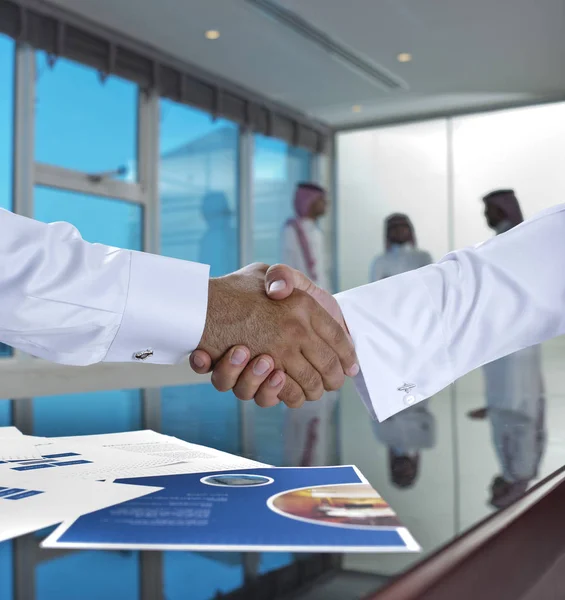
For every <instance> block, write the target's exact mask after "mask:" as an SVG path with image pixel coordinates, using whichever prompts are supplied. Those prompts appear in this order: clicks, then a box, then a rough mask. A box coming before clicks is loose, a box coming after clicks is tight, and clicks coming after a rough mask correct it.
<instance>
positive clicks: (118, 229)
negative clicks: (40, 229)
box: [34, 187, 143, 250]
mask: <svg viewBox="0 0 565 600" xmlns="http://www.w3.org/2000/svg"><path fill="white" fill-rule="evenodd" d="M34 206H35V218H36V219H37V220H38V221H43V222H44V223H52V222H54V221H67V222H69V223H71V224H72V225H74V226H75V227H76V228H77V229H78V230H79V231H80V233H81V235H82V237H83V238H84V239H85V240H87V241H89V242H93V243H94V242H97V243H100V244H107V245H109V246H117V247H118V248H129V249H131V250H141V248H142V243H143V236H142V230H143V208H142V207H141V206H139V205H137V204H132V203H131V202H124V201H122V200H113V199H109V198H101V197H98V196H87V195H84V194H77V193H75V192H66V191H63V190H56V189H53V188H44V187H36V188H35V196H34Z"/></svg>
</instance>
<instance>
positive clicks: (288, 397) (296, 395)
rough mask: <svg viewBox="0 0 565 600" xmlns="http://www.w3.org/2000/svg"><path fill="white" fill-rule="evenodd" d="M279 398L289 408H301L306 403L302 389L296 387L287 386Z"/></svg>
mask: <svg viewBox="0 0 565 600" xmlns="http://www.w3.org/2000/svg"><path fill="white" fill-rule="evenodd" d="M279 398H280V399H281V400H282V401H283V402H284V403H285V404H286V405H287V406H289V407H291V408H292V407H297V406H300V405H301V404H302V403H303V402H304V394H303V393H302V390H300V388H298V387H295V386H285V387H284V388H283V390H282V391H281V393H280V394H279Z"/></svg>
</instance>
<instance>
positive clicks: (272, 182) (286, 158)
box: [247, 135, 325, 574]
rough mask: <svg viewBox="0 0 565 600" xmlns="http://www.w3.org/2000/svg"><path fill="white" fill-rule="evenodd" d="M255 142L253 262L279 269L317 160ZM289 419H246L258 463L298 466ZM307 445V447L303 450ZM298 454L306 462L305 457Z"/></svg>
mask: <svg viewBox="0 0 565 600" xmlns="http://www.w3.org/2000/svg"><path fill="white" fill-rule="evenodd" d="M254 141H255V144H254V155H253V260H254V261H258V262H264V263H267V264H275V263H278V262H281V261H282V259H283V256H282V240H281V236H282V232H283V226H284V224H285V223H286V222H287V221H288V220H289V219H290V218H291V217H293V215H294V210H293V197H294V193H295V189H296V185H297V184H298V183H299V182H302V181H309V180H310V174H311V164H312V155H311V153H309V152H308V151H306V150H302V149H299V148H294V147H292V146H289V145H288V144H286V143H284V142H282V141H280V140H275V139H272V138H268V137H264V136H262V135H255V137H254ZM287 413H288V411H287V410H286V407H284V406H280V405H279V406H277V407H276V408H270V409H269V410H259V409H257V408H256V407H254V408H252V409H251V410H250V411H249V412H248V413H247V414H248V415H249V419H250V423H249V428H248V430H249V433H248V435H249V436H250V439H249V440H248V444H249V446H250V447H251V448H252V449H253V458H255V459H256V460H259V461H261V462H265V463H268V464H272V465H283V464H285V463H286V464H288V463H289V462H292V460H294V459H293V458H291V456H293V455H294V452H293V450H294V448H293V447H291V445H290V442H291V439H290V436H289V435H288V434H287V435H286V436H283V431H284V430H285V427H286V429H287V430H288V429H289V424H288V420H287V419H286V417H287ZM285 423H286V425H285ZM299 426H300V424H299ZM300 431H301V432H302V428H301V429H300ZM313 433H315V432H313V431H312V428H311V427H310V428H307V430H306V431H304V432H303V435H302V436H301V437H302V438H303V440H305V441H308V440H311V439H313V438H312V434H313ZM320 433H321V434H324V433H325V432H324V431H321V432H320ZM285 438H286V443H285ZM307 445H308V444H304V443H303V447H304V446H307ZM299 454H300V455H301V457H302V456H303V455H304V452H299ZM291 561H292V555H291V554H287V553H270V552H269V553H264V554H261V555H260V558H259V564H258V566H257V570H258V572H259V573H261V574H262V573H267V572H269V571H272V570H274V569H279V568H281V567H283V566H286V565H288V564H289V563H290V562H291Z"/></svg>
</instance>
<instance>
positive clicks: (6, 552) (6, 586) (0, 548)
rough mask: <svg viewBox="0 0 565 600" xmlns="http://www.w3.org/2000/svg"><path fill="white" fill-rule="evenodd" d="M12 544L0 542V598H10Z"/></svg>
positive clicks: (11, 585) (7, 599)
mask: <svg viewBox="0 0 565 600" xmlns="http://www.w3.org/2000/svg"><path fill="white" fill-rule="evenodd" d="M12 590H13V581H12V544H11V542H3V543H2V544H0V598H5V599H6V600H9V599H10V598H12Z"/></svg>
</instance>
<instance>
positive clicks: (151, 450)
mask: <svg viewBox="0 0 565 600" xmlns="http://www.w3.org/2000/svg"><path fill="white" fill-rule="evenodd" d="M59 440H60V441H61V443H68V444H69V445H72V446H73V447H76V448H78V447H83V445H84V447H88V446H90V447H97V448H105V449H107V450H113V451H120V452H130V453H132V454H133V455H144V456H147V457H155V459H161V460H164V461H165V463H166V464H161V465H154V466H153V467H150V466H148V467H147V470H145V471H144V472H143V473H134V472H132V473H130V475H116V478H117V477H128V476H129V477H136V476H138V475H140V476H144V477H145V476H151V475H174V474H180V473H203V472H206V471H220V470H225V469H249V468H257V467H265V466H268V465H265V464H264V463H260V462H256V461H253V460H249V459H248V458H243V457H241V456H236V455H234V454H229V453H228V452H222V451H220V450H215V449H214V448H208V447H206V446H200V445H198V444H191V443H190V442H185V441H184V440H179V439H178V438H175V437H171V436H167V435H163V434H160V433H156V432H155V431H151V430H145V431H128V432H124V433H110V434H106V435H88V436H77V437H73V438H59Z"/></svg>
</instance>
